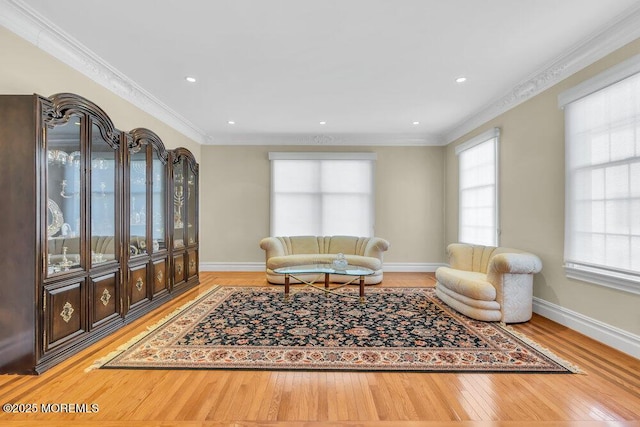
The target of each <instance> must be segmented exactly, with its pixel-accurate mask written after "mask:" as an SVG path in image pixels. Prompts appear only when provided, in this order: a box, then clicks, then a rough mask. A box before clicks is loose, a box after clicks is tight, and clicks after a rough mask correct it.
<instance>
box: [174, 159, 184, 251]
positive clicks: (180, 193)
mask: <svg viewBox="0 0 640 427" xmlns="http://www.w3.org/2000/svg"><path fill="white" fill-rule="evenodd" d="M184 166H185V162H184V160H183V159H182V158H181V159H180V160H179V161H178V162H177V163H176V164H175V165H174V175H173V178H174V186H173V187H174V190H173V247H174V248H182V247H184V237H185V236H184V221H185V219H186V218H185V217H184V211H185V206H184V205H185V194H184V193H185V191H184Z"/></svg>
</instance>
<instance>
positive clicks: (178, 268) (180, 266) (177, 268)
mask: <svg viewBox="0 0 640 427" xmlns="http://www.w3.org/2000/svg"><path fill="white" fill-rule="evenodd" d="M176 271H177V272H178V274H181V273H182V264H178V265H176Z"/></svg>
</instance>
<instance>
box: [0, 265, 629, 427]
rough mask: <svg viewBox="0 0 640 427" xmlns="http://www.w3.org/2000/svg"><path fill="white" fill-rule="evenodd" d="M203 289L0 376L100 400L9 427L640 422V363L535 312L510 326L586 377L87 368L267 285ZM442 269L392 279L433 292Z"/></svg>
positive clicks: (11, 390)
mask: <svg viewBox="0 0 640 427" xmlns="http://www.w3.org/2000/svg"><path fill="white" fill-rule="evenodd" d="M201 281H202V284H201V285H200V286H199V287H198V288H196V289H193V290H190V291H188V292H186V293H185V294H184V295H182V296H180V297H179V298H177V299H176V300H175V301H172V302H170V303H169V304H167V305H166V306H164V307H161V308H160V309H158V310H155V311H154V312H152V313H149V314H148V315H146V316H144V317H143V318H141V319H138V320H136V321H134V322H132V323H131V324H129V325H127V326H126V327H124V328H122V329H121V330H118V331H116V332H115V333H114V334H112V335H110V336H108V337H106V338H105V339H103V340H102V341H100V342H99V343H96V344H95V345H93V346H91V347H89V348H87V349H85V350H83V351H82V352H80V353H79V354H77V355H75V356H73V357H71V358H70V359H68V360H66V361H65V362H63V363H61V364H59V365H57V366H55V367H53V368H52V369H50V370H49V371H47V372H45V373H44V374H42V375H40V376H19V375H0V403H16V404H17V403H35V404H37V405H41V404H48V403H54V404H55V403H78V404H82V403H96V404H97V405H98V407H99V411H98V412H95V413H61V412H56V413H53V412H49V413H42V412H38V413H35V414H34V413H32V414H25V413H6V412H4V413H0V425H2V426H5V425H6V426H9V427H13V426H16V427H20V426H24V427H31V426H35V425H38V426H41V425H45V426H46V425H55V426H58V425H63V424H64V425H69V426H74V425H86V426H96V427H121V426H133V427H147V426H160V427H162V426H176V427H195V426H198V427H220V426H233V427H236V426H246V427H253V426H275V427H316V426H338V425H341V426H342V425H344V426H351V427H355V426H367V427H390V426H397V425H402V426H405V427H412V426H436V425H443V426H456V427H488V426H492V427H493V426H506V427H512V426H518V427H529V426H535V427H559V426H578V425H579V426H580V427H583V426H586V427H601V426H619V427H631V426H634V427H637V426H640V360H638V359H635V358H633V357H630V356H628V355H625V354H624V353H621V352H619V351H616V350H614V349H611V348H610V347H607V346H606V345H603V344H600V343H598V342H596V341H594V340H592V339H590V338H588V337H585V336H584V335H581V334H579V333H577V332H575V331H572V330H570V329H568V328H566V327H564V326H561V325H558V324H557V323H555V322H553V321H551V320H549V319H545V318H544V317H542V316H539V315H534V316H533V318H532V320H531V321H530V322H527V323H524V324H518V325H513V328H514V329H515V330H516V331H518V332H520V333H522V334H524V335H526V336H528V337H529V338H531V339H532V340H534V341H536V342H537V343H539V344H540V345H541V346H543V347H546V348H548V349H549V350H550V351H552V352H554V353H556V354H557V355H558V356H560V357H563V358H564V359H566V360H568V361H569V362H571V363H573V364H575V365H577V366H579V367H580V368H581V369H582V370H583V373H582V374H521V375H520V374H512V373H502V374H501V373H495V374H493V373H477V374H476V373H461V374H456V373H412V372H302V371H240V370H238V371H231V370H226V371H225V370H217V371H216V370H212V371H206V370H114V369H98V370H91V371H88V372H85V369H86V368H88V367H89V366H91V364H92V363H93V362H94V361H95V360H96V359H99V358H101V357H104V356H105V355H107V354H109V353H110V352H112V351H113V350H115V349H116V348H118V347H119V346H121V345H122V344H124V343H126V342H128V341H129V340H130V339H132V338H133V337H135V336H136V335H138V334H139V333H141V332H143V331H145V330H146V329H147V327H149V326H151V325H154V324H156V323H157V322H158V321H160V320H161V319H163V318H164V317H165V316H167V315H168V314H170V313H172V312H173V311H174V310H175V309H177V308H178V307H181V306H182V305H183V304H185V303H186V302H188V301H190V300H192V299H193V298H196V297H197V296H198V295H202V294H204V293H206V292H207V290H209V289H211V288H212V287H213V286H215V285H222V286H269V285H268V284H267V283H266V280H265V277H264V273H258V272H229V273H218V272H216V273H202V275H201ZM434 284H435V281H434V278H433V274H424V273H385V279H384V284H383V285H384V286H389V287H426V286H433V285H434Z"/></svg>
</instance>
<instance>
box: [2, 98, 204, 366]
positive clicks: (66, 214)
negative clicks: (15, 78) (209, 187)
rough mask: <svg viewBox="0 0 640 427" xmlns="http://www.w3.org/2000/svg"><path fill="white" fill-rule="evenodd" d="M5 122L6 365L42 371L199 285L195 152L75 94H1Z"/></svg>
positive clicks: (3, 234) (4, 250) (3, 255)
mask: <svg viewBox="0 0 640 427" xmlns="http://www.w3.org/2000/svg"><path fill="white" fill-rule="evenodd" d="M0 123H1V125H0V147H2V152H3V154H4V156H3V158H4V161H5V168H4V171H3V172H4V173H2V174H0V188H1V189H2V190H3V196H4V200H3V201H2V203H0V213H1V215H0V235H1V236H2V237H3V242H4V248H3V249H2V256H1V257H0V271H2V273H3V278H2V280H0V372H1V373H40V372H43V371H44V370H46V369H48V368H50V367H51V366H54V365H55V364H57V363H59V362H60V361H62V360H64V359H66V358H67V357H69V356H70V355H72V354H74V353H76V352H77V351H79V350H81V349H83V348H85V347H87V346H88V345H89V344H91V343H94V342H96V341H97V340H99V339H101V338H103V337H104V336H106V335H107V334H109V333H111V332H113V331H115V330H116V329H118V328H120V327H122V326H123V325H124V324H126V322H128V321H129V320H131V319H134V318H137V317H139V316H141V315H143V314H145V313H147V312H149V311H150V310H151V309H153V308H156V307H158V306H160V305H161V304H162V303H164V302H166V301H168V300H169V299H170V298H172V297H173V296H174V295H176V294H177V293H178V292H181V291H184V290H186V289H188V288H189V287H191V286H194V285H196V284H197V283H198V266H197V262H198V237H197V224H198V200H197V199H198V186H197V182H198V179H197V175H198V165H197V163H196V162H195V159H194V157H193V155H192V154H191V153H190V152H189V151H188V150H186V149H184V148H178V149H176V150H166V149H165V147H164V144H163V142H162V141H161V140H160V138H159V137H158V136H157V135H156V134H155V133H153V132H152V131H150V130H148V129H134V130H132V131H130V132H123V131H120V130H118V129H116V128H115V127H114V125H113V123H112V121H111V119H110V118H109V116H108V115H107V114H106V113H105V112H104V111H103V110H102V109H101V108H100V107H98V106H97V105H95V104H94V103H92V102H91V101H89V100H87V99H85V98H82V97H80V96H78V95H74V94H67V93H62V94H56V95H53V96H51V97H49V98H45V97H42V96H39V95H0ZM178 194H180V197H178ZM178 201H180V203H181V205H180V206H179V209H178V208H177V206H178V205H179V203H178ZM180 224H182V225H183V226H182V227H178V225H180ZM190 228H192V230H191V231H189V230H190ZM174 233H178V235H174ZM180 241H182V242H183V243H182V245H178V244H176V243H178V242H180Z"/></svg>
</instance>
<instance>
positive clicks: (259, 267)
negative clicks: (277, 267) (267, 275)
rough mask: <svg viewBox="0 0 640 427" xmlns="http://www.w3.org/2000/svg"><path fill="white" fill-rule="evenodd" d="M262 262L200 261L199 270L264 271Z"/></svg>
mask: <svg viewBox="0 0 640 427" xmlns="http://www.w3.org/2000/svg"><path fill="white" fill-rule="evenodd" d="M264 270H265V267H264V262H201V263H200V271H264Z"/></svg>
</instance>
